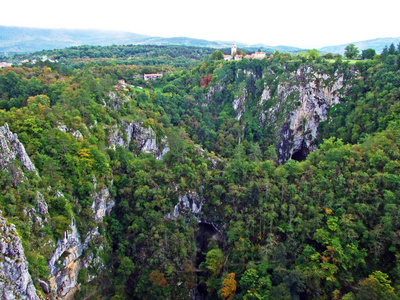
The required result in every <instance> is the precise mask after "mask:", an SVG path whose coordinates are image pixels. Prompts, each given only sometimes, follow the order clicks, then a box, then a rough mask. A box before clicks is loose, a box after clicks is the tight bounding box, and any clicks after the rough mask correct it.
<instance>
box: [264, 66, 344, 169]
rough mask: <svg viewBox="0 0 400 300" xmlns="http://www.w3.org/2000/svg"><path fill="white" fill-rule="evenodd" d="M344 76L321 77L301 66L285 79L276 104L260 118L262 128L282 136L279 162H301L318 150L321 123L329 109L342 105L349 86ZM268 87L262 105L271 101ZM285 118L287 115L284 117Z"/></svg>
mask: <svg viewBox="0 0 400 300" xmlns="http://www.w3.org/2000/svg"><path fill="white" fill-rule="evenodd" d="M343 79H344V74H338V73H335V74H334V75H328V74H321V73H318V72H316V71H314V70H312V69H311V68H310V67H302V68H300V69H298V70H297V71H296V72H292V73H291V74H290V76H289V78H287V79H286V80H282V81H281V82H280V83H279V85H278V87H277V90H276V92H275V96H274V97H275V102H276V103H275V105H273V106H272V107H271V108H270V109H269V110H267V111H262V112H261V115H260V125H261V126H273V125H274V124H275V125H277V126H278V127H275V131H276V132H278V133H279V135H278V142H277V144H276V148H277V151H278V161H279V162H280V163H282V162H285V161H287V160H289V159H290V158H295V159H299V160H301V159H302V158H303V157H305V156H306V155H307V154H308V153H309V152H310V151H312V150H315V149H316V145H315V144H314V143H313V142H314V141H315V139H316V138H317V135H318V124H319V123H320V122H321V121H324V120H326V118H327V114H328V109H329V108H330V107H331V106H333V105H335V104H337V103H339V101H340V98H341V97H342V96H344V93H345V92H346V87H345V88H344V89H342V88H343V87H344V84H343ZM271 97H272V95H271V89H270V87H269V86H267V87H266V88H265V89H264V91H263V94H262V96H261V99H260V100H259V106H260V107H261V106H262V105H263V103H265V102H266V101H269V100H270V99H271ZM282 116H284V117H283V118H282Z"/></svg>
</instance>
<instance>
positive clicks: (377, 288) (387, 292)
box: [357, 271, 396, 300]
mask: <svg viewBox="0 0 400 300" xmlns="http://www.w3.org/2000/svg"><path fill="white" fill-rule="evenodd" d="M390 284H391V281H390V280H389V279H388V275H387V274H385V273H382V272H381V271H375V272H373V273H372V274H371V275H369V277H368V278H367V279H364V280H362V281H361V288H360V291H359V292H358V294H357V299H368V300H375V299H376V300H378V299H396V295H395V293H394V288H393V287H392V286H391V285H390Z"/></svg>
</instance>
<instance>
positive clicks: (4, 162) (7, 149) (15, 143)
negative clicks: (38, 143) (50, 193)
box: [0, 123, 38, 184]
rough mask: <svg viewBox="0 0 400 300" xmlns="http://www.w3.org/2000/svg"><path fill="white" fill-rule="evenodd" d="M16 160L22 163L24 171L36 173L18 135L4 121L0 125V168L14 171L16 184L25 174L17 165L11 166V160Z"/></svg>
mask: <svg viewBox="0 0 400 300" xmlns="http://www.w3.org/2000/svg"><path fill="white" fill-rule="evenodd" d="M15 160H17V161H20V162H21V163H22V166H23V168H24V171H28V172H31V171H32V172H35V173H36V175H38V173H37V171H36V169H35V166H34V165H33V163H32V161H31V159H30V158H29V156H28V154H27V153H26V151H25V147H24V145H22V143H21V142H20V141H19V140H18V135H17V134H16V133H12V132H11V131H10V129H9V127H8V124H7V123H5V124H4V126H1V127H0V169H6V170H8V171H9V172H12V173H14V174H13V177H14V179H15V183H16V184H18V183H20V182H21V181H23V180H24V178H25V176H24V175H23V174H22V172H21V171H22V170H20V169H19V168H18V167H13V164H12V163H13V162H14V161H15Z"/></svg>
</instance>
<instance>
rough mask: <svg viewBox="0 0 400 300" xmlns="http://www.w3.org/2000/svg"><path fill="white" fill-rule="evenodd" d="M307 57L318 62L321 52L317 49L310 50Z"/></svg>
mask: <svg viewBox="0 0 400 300" xmlns="http://www.w3.org/2000/svg"><path fill="white" fill-rule="evenodd" d="M306 55H307V57H308V58H309V59H312V60H316V59H317V58H318V56H319V52H318V50H317V49H309V50H307V53H306Z"/></svg>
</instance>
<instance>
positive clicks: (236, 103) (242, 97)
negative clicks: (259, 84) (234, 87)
mask: <svg viewBox="0 0 400 300" xmlns="http://www.w3.org/2000/svg"><path fill="white" fill-rule="evenodd" d="M245 103H246V89H244V88H243V89H240V92H239V95H237V96H235V99H234V100H233V102H232V106H233V109H234V110H236V112H237V115H236V118H235V119H236V120H240V118H241V117H242V115H243V113H244V112H245V110H246V106H245Z"/></svg>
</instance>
